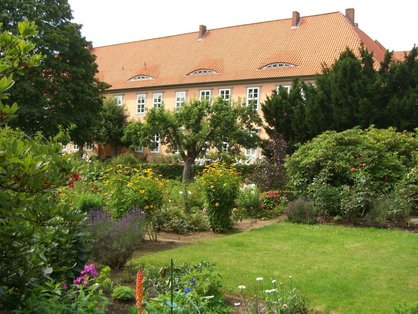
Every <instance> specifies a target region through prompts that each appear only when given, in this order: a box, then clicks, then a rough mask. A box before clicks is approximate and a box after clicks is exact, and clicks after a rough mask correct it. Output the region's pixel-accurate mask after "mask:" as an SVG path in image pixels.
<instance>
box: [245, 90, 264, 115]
mask: <svg viewBox="0 0 418 314" xmlns="http://www.w3.org/2000/svg"><path fill="white" fill-rule="evenodd" d="M255 90H257V97H254V91H255ZM250 91H251V93H252V95H253V96H252V97H250ZM260 91H261V88H260V86H250V87H247V97H246V105H247V106H249V105H250V104H251V105H253V106H254V107H255V110H257V111H258V110H259V107H260ZM254 100H255V103H252V101H254Z"/></svg>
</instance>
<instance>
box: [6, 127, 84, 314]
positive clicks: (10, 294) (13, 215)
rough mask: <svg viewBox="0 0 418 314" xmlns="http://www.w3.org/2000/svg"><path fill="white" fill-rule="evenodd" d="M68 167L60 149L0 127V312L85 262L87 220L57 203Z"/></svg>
mask: <svg viewBox="0 0 418 314" xmlns="http://www.w3.org/2000/svg"><path fill="white" fill-rule="evenodd" d="M72 169H73V166H72V163H71V160H70V159H69V158H68V157H66V156H62V155H61V145H57V144H50V143H47V142H43V140H42V139H41V137H37V138H35V139H26V137H25V136H24V135H23V133H21V132H20V131H13V130H11V129H8V128H5V129H0V172H1V173H2V175H1V176H0V187H1V188H0V241H1V243H2V250H1V258H0V287H1V288H0V304H1V306H0V309H4V310H11V309H15V308H16V307H18V306H20V304H22V302H23V300H24V298H26V297H27V296H28V294H29V291H30V290H31V289H33V287H34V286H36V285H40V284H42V283H44V282H45V280H47V279H48V278H52V279H55V280H65V279H66V278H68V276H71V275H72V273H73V272H75V271H77V270H79V269H80V268H81V266H82V265H83V264H84V262H85V261H86V259H87V252H88V246H89V236H88V234H87V232H86V230H85V218H86V217H85V215H84V213H82V212H80V211H78V210H76V209H75V208H74V207H73V206H72V205H71V204H61V202H60V195H59V189H60V188H63V187H64V186H65V187H66V186H67V184H68V181H67V175H69V174H71V173H73V170H72ZM66 188H67V189H68V187H66Z"/></svg>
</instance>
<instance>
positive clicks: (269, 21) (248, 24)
mask: <svg viewBox="0 0 418 314" xmlns="http://www.w3.org/2000/svg"><path fill="white" fill-rule="evenodd" d="M338 13H339V14H341V15H343V16H344V14H342V13H341V12H340V11H334V12H328V13H318V14H312V15H304V16H301V19H302V18H310V17H316V16H323V15H331V14H338ZM287 20H292V18H291V17H290V18H285V19H275V20H268V21H260V22H253V23H244V24H238V25H230V26H222V27H218V28H213V29H208V30H207V31H208V32H210V31H217V30H223V29H229V28H235V27H242V26H252V25H260V24H266V23H272V22H279V21H287ZM195 33H199V31H194V32H187V33H181V34H174V35H166V36H159V37H154V38H146V39H139V40H132V41H127V42H123V43H115V44H110V45H103V46H97V47H93V49H98V48H104V47H112V46H119V45H127V44H133V43H138V42H146V41H151V40H157V39H164V38H170V37H176V36H186V35H190V34H195Z"/></svg>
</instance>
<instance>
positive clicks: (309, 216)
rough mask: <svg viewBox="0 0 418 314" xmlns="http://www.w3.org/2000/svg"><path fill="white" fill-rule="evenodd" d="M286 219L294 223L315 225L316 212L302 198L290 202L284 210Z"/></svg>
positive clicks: (310, 204) (309, 203) (311, 205)
mask: <svg viewBox="0 0 418 314" xmlns="http://www.w3.org/2000/svg"><path fill="white" fill-rule="evenodd" d="M284 212H285V214H286V216H287V219H288V220H289V221H290V222H294V223H304V224H314V223H316V216H317V211H316V209H315V207H314V205H313V204H312V203H311V202H309V201H306V200H304V199H302V198H299V199H296V200H294V201H290V202H289V203H288V204H287V206H286V208H285V210H284Z"/></svg>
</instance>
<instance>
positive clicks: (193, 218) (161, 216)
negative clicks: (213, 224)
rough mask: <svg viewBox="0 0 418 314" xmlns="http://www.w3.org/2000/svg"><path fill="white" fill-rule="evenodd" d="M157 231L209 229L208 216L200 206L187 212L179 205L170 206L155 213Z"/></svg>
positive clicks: (183, 232)
mask: <svg viewBox="0 0 418 314" xmlns="http://www.w3.org/2000/svg"><path fill="white" fill-rule="evenodd" d="M155 228H156V230H157V231H164V232H171V233H178V234H185V233H188V232H194V231H205V230H209V222H208V218H207V216H206V215H205V214H204V213H203V212H202V211H201V210H199V209H198V208H194V209H193V208H192V210H191V213H185V212H184V210H182V209H181V208H179V207H175V206H168V207H165V208H163V209H161V210H159V211H157V212H156V213H155Z"/></svg>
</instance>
